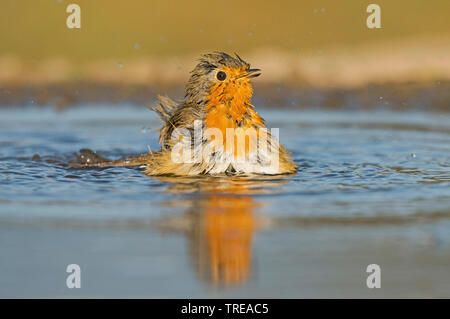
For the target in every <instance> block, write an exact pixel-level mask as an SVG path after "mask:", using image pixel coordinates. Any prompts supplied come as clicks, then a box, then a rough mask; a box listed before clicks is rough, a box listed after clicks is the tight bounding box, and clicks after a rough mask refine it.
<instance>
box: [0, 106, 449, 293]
mask: <svg viewBox="0 0 450 319" xmlns="http://www.w3.org/2000/svg"><path fill="white" fill-rule="evenodd" d="M259 112H260V114H261V115H262V116H263V117H264V118H265V119H266V122H267V124H268V126H269V127H278V128H280V141H281V143H282V144H284V145H285V146H286V147H287V148H288V149H289V150H290V151H291V152H292V153H293V157H294V159H295V162H296V163H297V164H299V165H300V168H299V170H298V173H297V174H295V175H292V176H284V177H281V176H275V177H265V178H257V177H247V178H245V177H244V178H242V177H234V178H233V177H229V178H208V177H203V178H151V177H148V176H145V175H144V174H143V173H142V168H102V169H74V168H69V167H68V163H70V162H71V161H75V160H76V156H77V151H78V150H80V149H82V148H90V149H93V150H95V151H97V152H98V153H99V154H100V155H102V156H105V157H108V158H111V159H115V158H120V157H126V156H130V155H134V154H138V153H143V152H147V151H148V147H150V149H153V150H154V149H158V147H159V146H158V144H157V138H158V135H157V133H156V132H155V131H156V130H157V129H158V128H159V122H158V119H157V117H156V115H155V114H153V113H152V112H150V111H148V110H147V109H146V108H145V107H136V106H129V105H121V106H117V105H81V106H78V107H73V108H69V109H67V110H64V111H57V110H55V109H54V108H52V107H37V106H33V107H23V108H21V107H15V108H2V109H0V251H1V255H2V256H1V260H0V296H2V297H55V296H57V297H59V296H62V297H71V296H83V297H102V296H104V297H275V298H276V297H363V298H366V297H367V298H370V297H450V279H449V278H450V277H449V276H448V273H449V269H450V268H449V267H450V258H449V257H450V115H449V114H446V113H428V112H393V111H389V110H378V111H354V110H334V111H330V110H298V109H289V108H281V109H273V108H272V109H264V108H263V109H259ZM37 155H38V156H37ZM71 263H76V264H79V265H80V267H81V268H82V288H81V289H73V290H70V289H68V288H67V287H66V284H65V278H66V276H67V273H66V272H65V267H66V266H67V265H68V264H71ZM372 263H376V264H379V265H380V266H381V269H382V288H381V289H375V290H374V289H368V288H367V287H366V276H367V274H366V272H365V270H366V267H367V265H369V264H372Z"/></svg>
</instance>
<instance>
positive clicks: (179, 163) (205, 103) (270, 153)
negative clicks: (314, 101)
mask: <svg viewBox="0 0 450 319" xmlns="http://www.w3.org/2000/svg"><path fill="white" fill-rule="evenodd" d="M260 74H261V70H260V69H252V68H250V64H248V63H247V62H245V61H244V60H242V59H241V58H240V57H239V56H238V55H237V54H236V55H235V56H231V55H228V54H226V53H223V52H214V53H210V54H205V55H203V56H201V58H200V60H199V63H198V64H197V65H196V67H195V68H194V69H193V70H192V72H191V76H190V78H189V80H188V82H187V84H186V93H185V97H184V100H183V101H182V102H181V103H176V102H175V101H173V100H171V99H170V98H169V97H166V96H159V103H158V105H157V106H156V107H154V108H152V110H154V111H155V112H156V113H157V114H158V115H159V117H160V118H161V119H162V121H163V126H162V128H161V129H160V130H159V132H160V137H159V143H160V144H161V150H160V151H154V152H151V153H149V154H142V155H139V156H137V157H132V158H129V159H125V160H116V161H109V162H108V161H105V162H99V163H97V164H95V165H96V166H138V165H139V166H140V165H145V167H146V168H145V171H144V172H145V173H146V174H148V175H177V176H192V175H202V174H209V175H216V174H228V175H229V174H232V175H242V174H287V173H293V172H295V171H296V169H297V167H298V166H297V165H296V164H294V162H293V160H292V159H291V157H290V153H289V152H288V151H287V150H286V149H285V148H284V146H282V145H280V144H279V142H278V140H277V138H276V136H275V134H272V131H269V130H268V129H267V128H266V126H265V124H264V120H263V119H262V118H261V116H259V115H258V113H257V112H256V111H255V110H254V106H253V105H252V104H251V102H250V101H251V98H252V94H253V88H252V84H251V80H252V79H253V78H255V77H257V76H259V75H260Z"/></svg>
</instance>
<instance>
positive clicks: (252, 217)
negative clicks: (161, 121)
mask: <svg viewBox="0 0 450 319" xmlns="http://www.w3.org/2000/svg"><path fill="white" fill-rule="evenodd" d="M164 180H165V181H168V182H171V186H170V187H169V189H168V191H169V192H174V193H190V194H191V196H189V199H188V200H184V201H183V200H179V201H171V202H167V203H166V204H167V205H171V206H172V205H175V206H179V205H183V206H186V210H185V213H183V214H182V215H180V216H176V217H171V218H165V219H163V220H161V221H160V223H159V226H160V228H161V229H163V230H171V231H181V232H183V233H184V234H185V235H186V237H187V239H188V246H189V254H190V256H191V259H192V264H193V268H194V270H195V273H196V274H197V275H198V277H199V278H201V279H202V280H204V281H207V282H209V283H211V284H213V285H221V286H230V285H236V284H241V283H244V282H246V281H248V279H249V278H250V273H251V262H252V238H253V235H254V233H255V232H257V231H258V230H259V229H260V228H261V227H263V226H264V225H265V219H264V218H263V216H261V215H260V214H258V213H257V210H258V209H259V208H260V207H261V206H262V204H261V203H259V202H257V201H256V200H255V199H254V197H253V195H254V194H256V193H262V192H270V193H274V192H275V191H276V190H277V188H279V186H280V185H281V184H284V183H286V182H287V181H286V180H282V179H274V178H273V177H272V179H268V178H264V179H262V178H260V179H248V178H232V179H231V178H206V177H205V178H195V179H192V178H186V179H180V178H164Z"/></svg>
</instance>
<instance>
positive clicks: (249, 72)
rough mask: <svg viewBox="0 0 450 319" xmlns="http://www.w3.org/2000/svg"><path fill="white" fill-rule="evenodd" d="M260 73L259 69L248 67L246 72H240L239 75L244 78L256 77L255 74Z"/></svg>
mask: <svg viewBox="0 0 450 319" xmlns="http://www.w3.org/2000/svg"><path fill="white" fill-rule="evenodd" d="M260 75H261V69H248V70H247V72H245V73H244V74H242V75H241V76H240V77H241V78H243V77H246V78H249V79H251V78H256V77H257V76H260Z"/></svg>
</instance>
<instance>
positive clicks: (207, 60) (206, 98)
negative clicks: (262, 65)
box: [185, 52, 261, 105]
mask: <svg viewBox="0 0 450 319" xmlns="http://www.w3.org/2000/svg"><path fill="white" fill-rule="evenodd" d="M260 71H261V70H259V69H251V68H250V64H248V63H247V62H245V61H244V60H242V59H241V58H240V57H239V56H238V55H237V54H236V55H235V56H234V57H233V56H230V55H228V54H226V53H223V52H214V53H209V54H205V55H203V56H202V57H201V58H200V61H199V63H198V64H197V66H196V67H195V68H194V70H192V72H191V77H190V79H189V81H188V83H187V85H186V96H185V98H186V101H187V102H188V103H189V104H194V105H195V104H196V105H205V104H211V103H212V104H222V105H230V104H231V103H249V101H250V99H251V97H252V94H253V89H252V85H251V83H250V79H252V78H254V77H257V76H259V75H260V74H261V73H260Z"/></svg>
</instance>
